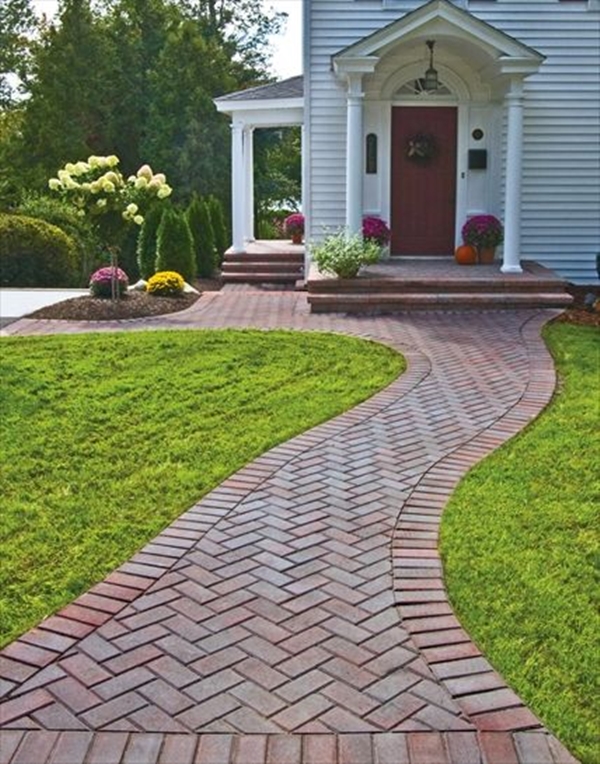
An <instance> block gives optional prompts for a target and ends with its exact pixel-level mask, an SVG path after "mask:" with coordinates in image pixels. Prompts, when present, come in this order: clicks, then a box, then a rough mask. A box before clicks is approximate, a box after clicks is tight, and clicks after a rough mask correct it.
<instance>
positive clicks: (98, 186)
mask: <svg viewBox="0 0 600 764" xmlns="http://www.w3.org/2000/svg"><path fill="white" fill-rule="evenodd" d="M90 191H91V192H92V194H99V193H100V191H102V183H100V181H99V180H93V181H92V182H91V183H90Z"/></svg>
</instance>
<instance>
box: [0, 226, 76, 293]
mask: <svg viewBox="0 0 600 764" xmlns="http://www.w3.org/2000/svg"><path fill="white" fill-rule="evenodd" d="M77 282H78V267H77V251H76V247H75V243H74V241H73V239H72V238H71V237H70V236H68V235H67V234H66V233H65V232H64V231H61V229H60V228H58V227H57V226H54V225H51V224H50V223H46V222H45V221H43V220H36V219H35V218H30V217H27V216H25V215H5V214H2V213H0V285H1V286H3V287H72V286H77Z"/></svg>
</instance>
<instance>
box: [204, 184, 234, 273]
mask: <svg viewBox="0 0 600 764" xmlns="http://www.w3.org/2000/svg"><path fill="white" fill-rule="evenodd" d="M206 205H207V207H208V212H209V215H210V222H211V224H212V229H213V235H214V241H215V249H216V253H217V254H216V264H217V265H218V266H219V267H220V266H221V264H222V262H223V257H224V256H225V252H226V251H227V250H228V249H229V245H230V243H231V242H230V240H229V233H228V231H227V225H226V223H225V213H224V212H223V205H222V204H221V202H220V200H219V199H217V197H216V196H209V197H208V198H207V200H206Z"/></svg>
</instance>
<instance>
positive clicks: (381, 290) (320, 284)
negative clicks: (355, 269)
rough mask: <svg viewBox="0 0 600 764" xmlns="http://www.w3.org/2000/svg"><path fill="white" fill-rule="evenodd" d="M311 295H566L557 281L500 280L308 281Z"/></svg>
mask: <svg viewBox="0 0 600 764" xmlns="http://www.w3.org/2000/svg"><path fill="white" fill-rule="evenodd" d="M307 286H308V291H309V293H310V294H329V295H333V294H335V295H341V294H350V295H365V294H369V295H384V294H385V295H390V294H396V295H398V296H402V295H405V294H407V293H410V294H423V295H429V294H459V293H460V294H465V293H471V294H482V293H484V294H507V293H510V294H514V293H519V294H539V293H544V294H550V293H556V294H563V293H564V289H563V286H562V284H560V283H559V284H557V283H556V281H547V282H543V281H542V282H538V281H536V282H532V281H514V282H510V283H502V282H501V281H498V282H493V281H485V282H483V283H481V282H480V283H477V282H476V281H449V280H448V281H437V282H436V281H429V282H422V281H399V280H390V281H377V280H373V279H370V280H369V282H368V283H365V282H361V281H360V280H356V279H355V280H353V279H348V280H346V281H341V282H335V281H309V282H307Z"/></svg>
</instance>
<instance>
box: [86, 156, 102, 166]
mask: <svg viewBox="0 0 600 764" xmlns="http://www.w3.org/2000/svg"><path fill="white" fill-rule="evenodd" d="M99 159H100V157H97V156H95V155H92V156H90V157H88V164H89V166H90V167H100V165H99V164H98V160H99Z"/></svg>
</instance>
